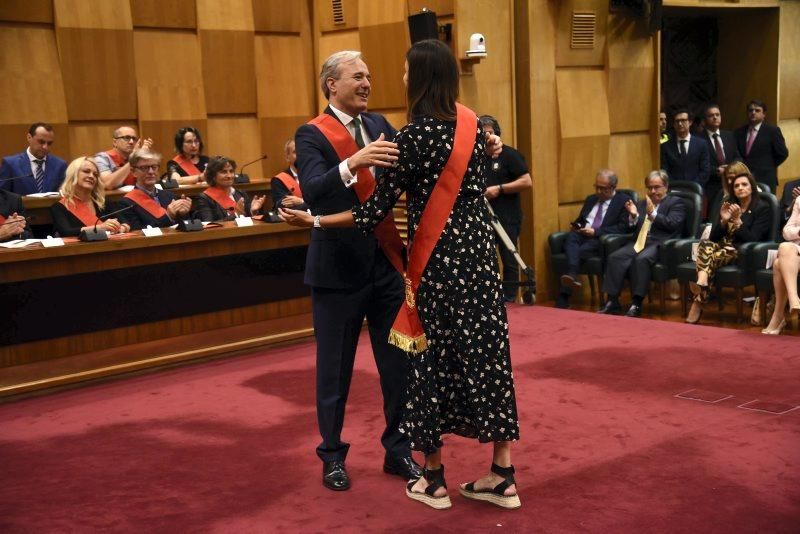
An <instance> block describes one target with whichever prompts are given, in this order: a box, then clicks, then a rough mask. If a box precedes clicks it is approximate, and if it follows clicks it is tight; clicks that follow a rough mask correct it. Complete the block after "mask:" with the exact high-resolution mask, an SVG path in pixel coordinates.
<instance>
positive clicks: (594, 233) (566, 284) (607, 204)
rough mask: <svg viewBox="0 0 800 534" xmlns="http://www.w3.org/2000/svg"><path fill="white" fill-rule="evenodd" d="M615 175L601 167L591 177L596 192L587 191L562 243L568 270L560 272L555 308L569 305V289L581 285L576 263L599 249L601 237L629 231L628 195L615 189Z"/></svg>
mask: <svg viewBox="0 0 800 534" xmlns="http://www.w3.org/2000/svg"><path fill="white" fill-rule="evenodd" d="M617 182H618V178H617V175H616V173H615V172H614V171H612V170H610V169H601V170H599V171H597V176H595V178H594V189H595V191H596V193H595V194H594V195H589V196H588V197H586V200H585V201H584V203H583V207H582V208H581V212H580V214H579V215H578V218H577V219H575V220H574V221H573V222H572V224H571V226H572V231H571V232H570V233H569V235H568V236H567V240H566V242H565V243H564V252H565V254H566V256H567V272H566V273H565V274H563V275H562V276H561V291H560V292H559V295H558V298H557V299H556V307H557V308H568V307H569V297H570V296H571V295H572V290H573V289H574V288H577V287H581V283H580V282H579V281H578V267H579V266H580V262H581V259H583V258H587V257H589V256H594V255H596V254H598V253H599V251H600V247H601V244H600V237H601V236H603V235H606V234H619V233H623V232H627V231H629V227H628V211H627V210H626V209H625V203H626V202H627V201H628V200H630V199H631V197H629V196H628V195H626V194H625V193H617Z"/></svg>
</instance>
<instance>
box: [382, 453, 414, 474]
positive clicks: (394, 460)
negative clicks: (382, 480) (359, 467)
mask: <svg viewBox="0 0 800 534" xmlns="http://www.w3.org/2000/svg"><path fill="white" fill-rule="evenodd" d="M383 472H384V473H389V474H390V475H397V476H399V477H403V479H405V480H414V479H418V478H420V477H421V476H422V467H420V466H419V464H417V462H415V461H414V459H413V458H412V457H411V456H410V455H409V456H400V457H396V456H389V455H388V454H387V455H386V456H385V457H384V458H383Z"/></svg>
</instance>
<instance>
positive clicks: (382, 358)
mask: <svg viewBox="0 0 800 534" xmlns="http://www.w3.org/2000/svg"><path fill="white" fill-rule="evenodd" d="M320 87H321V88H322V91H323V93H324V94H325V97H326V98H327V99H328V102H329V105H328V107H327V108H326V109H325V112H324V113H325V114H327V115H328V116H329V117H324V116H322V115H321V116H320V117H317V118H316V119H314V120H313V121H311V123H309V124H305V125H303V126H301V127H300V128H299V129H298V130H297V133H296V134H295V142H296V145H297V166H298V168H299V170H300V173H299V174H300V187H301V189H302V191H303V199H304V200H305V202H306V203H307V204H308V206H309V208H310V209H311V213H312V214H313V215H315V216H316V218H315V224H314V228H313V229H312V231H311V238H310V243H309V247H308V254H307V257H306V272H305V282H306V284H308V285H310V286H311V299H312V310H313V317H314V333H315V336H316V340H317V420H318V423H319V430H320V434H321V436H322V443H320V445H319V446H318V447H317V455H318V456H319V457H320V459H321V460H322V462H323V468H322V475H323V476H322V483H323V485H324V486H325V487H326V488H329V489H332V490H346V489H348V488H349V487H350V479H349V476H348V474H347V471H346V469H345V458H346V456H347V452H348V449H349V447H350V445H349V443H346V442H344V441H342V439H341V432H342V426H343V424H344V413H345V405H346V403H347V395H348V392H349V389H350V378H351V376H352V372H353V362H354V359H355V352H356V347H357V344H358V337H359V335H360V333H361V326H362V324H363V321H364V318H365V317H366V319H367V323H368V326H369V335H370V342H371V344H372V352H373V355H374V357H375V362H376V364H377V367H378V372H379V374H380V381H381V389H382V392H383V409H384V416H385V419H386V429H385V430H384V432H383V435H382V436H381V443H382V445H383V447H384V449H385V450H386V453H385V457H384V466H383V469H384V471H385V472H387V473H390V474H396V475H399V476H402V477H403V478H404V479H411V478H415V477H419V476H421V474H422V471H421V469H420V467H419V466H418V465H417V464H415V463H414V461H413V460H412V459H411V449H410V445H409V442H408V438H407V437H406V436H405V435H404V434H402V433H400V431H399V425H400V420H401V411H402V406H403V403H404V399H403V397H404V394H405V387H406V355H405V354H404V353H403V352H402V351H400V350H399V349H398V348H396V347H394V346H392V345H390V344H389V343H388V339H389V330H390V329H391V326H392V323H393V322H394V319H395V316H396V315H397V311H398V310H399V309H400V305H401V303H402V301H403V298H404V283H403V278H402V276H401V274H400V273H399V272H398V268H397V267H398V266H395V265H393V263H392V261H391V260H392V258H390V257H387V254H388V252H385V251H384V250H385V249H384V248H382V246H381V243H380V242H379V240H378V238H377V237H376V235H375V234H370V235H363V234H362V233H361V232H360V231H359V230H357V229H332V228H331V229H324V228H321V227H320V225H319V216H321V215H325V214H330V213H337V212H340V211H346V210H349V209H351V208H352V207H353V206H356V205H358V204H359V202H360V200H359V193H358V191H357V187H356V186H357V185H358V182H359V181H362V186H360V187H362V188H363V183H364V182H365V180H364V179H365V178H366V181H369V180H372V179H373V176H374V170H372V171H371V173H372V174H370V175H365V174H364V173H365V170H369V169H376V168H377V169H380V168H383V167H389V166H391V165H392V163H393V162H395V161H396V160H397V156H398V155H399V151H398V150H397V145H396V144H395V143H393V142H391V140H392V139H394V135H395V133H396V132H395V129H394V128H393V127H392V126H391V125H390V124H389V122H388V121H387V120H386V119H385V118H384V117H383V116H381V115H379V114H377V113H367V112H366V110H367V100H368V98H369V94H370V74H369V69H368V68H367V65H366V64H365V63H364V61H363V60H362V59H361V54H360V53H359V52H350V51H345V52H337V53H335V54H333V55H332V56H331V57H329V58H328V59H327V60H326V61H325V63H324V64H323V66H322V71H321V73H320ZM331 117H332V118H333V119H335V122H332V121H331ZM315 121H316V122H315ZM324 125H328V126H327V128H332V130H325V129H324V128H325V126H324ZM341 128H345V129H346V134H343V132H342V130H341ZM326 132H328V133H326ZM335 133H339V134H340V137H339V138H338V141H337V138H335V137H328V136H333V135H334V134H335ZM341 135H346V136H347V137H346V138H344V141H343V140H342V137H341ZM353 140H354V141H355V145H356V146H357V147H361V148H358V149H357V151H355V152H354V153H351V154H350V155H349V156H346V157H340V153H342V154H344V152H343V150H344V146H345V144H346V145H347V146H352V141H353ZM345 141H346V143H345ZM334 145H336V146H334ZM356 146H353V150H356ZM337 149H338V150H337ZM361 192H363V189H362V190H361ZM399 267H400V268H401V269H402V265H401V266H399Z"/></svg>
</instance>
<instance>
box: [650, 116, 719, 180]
mask: <svg viewBox="0 0 800 534" xmlns="http://www.w3.org/2000/svg"><path fill="white" fill-rule="evenodd" d="M673 124H674V126H675V135H674V137H672V138H670V140H669V141H667V142H666V143H662V144H661V168H662V169H664V170H665V171H667V174H668V175H669V177H670V178H671V179H672V180H686V181H689V182H696V183H698V184H700V185H701V186H703V188H704V189H705V187H706V183H707V182H708V176H709V173H710V172H711V164H710V160H709V158H708V149H707V148H706V143H705V141H704V140H703V138H701V137H698V136H695V135H691V133H690V132H689V126H690V125H691V123H690V122H689V111H688V110H686V109H679V110H678V111H677V112H676V113H675V115H674V118H673Z"/></svg>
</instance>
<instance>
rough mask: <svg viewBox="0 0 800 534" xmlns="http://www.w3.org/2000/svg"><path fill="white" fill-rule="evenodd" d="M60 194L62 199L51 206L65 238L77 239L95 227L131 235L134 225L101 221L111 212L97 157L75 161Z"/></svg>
mask: <svg viewBox="0 0 800 534" xmlns="http://www.w3.org/2000/svg"><path fill="white" fill-rule="evenodd" d="M59 192H60V193H61V200H59V201H58V202H57V203H55V204H53V205H52V206H51V207H50V212H51V214H52V216H53V226H54V227H55V230H56V232H58V234H59V235H60V236H61V237H69V236H77V235H79V234H80V233H81V230H86V229H92V228H95V227H97V228H100V229H103V230H106V231H107V232H109V233H112V234H117V233H119V234H121V233H125V232H130V226H129V225H127V224H125V223H122V222H120V221H119V220H117V219H108V220H105V221H102V220H101V217H103V216H104V215H105V214H107V213H109V211H108V210H106V196H105V192H104V188H103V183H102V182H101V181H100V171H99V170H98V169H97V163H96V162H95V161H94V159H93V158H89V157H81V158H77V159H75V160H73V161H72V162H71V163H70V164H69V166H68V167H67V172H66V177H65V178H64V182H63V183H62V184H61V188H60V189H59Z"/></svg>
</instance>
